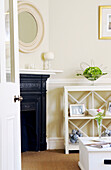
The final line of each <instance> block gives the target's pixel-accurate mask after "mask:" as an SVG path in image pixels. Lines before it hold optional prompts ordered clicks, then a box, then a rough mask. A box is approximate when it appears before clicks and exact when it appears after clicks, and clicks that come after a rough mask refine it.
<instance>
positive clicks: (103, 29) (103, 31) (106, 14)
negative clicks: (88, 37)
mask: <svg viewBox="0 0 111 170" xmlns="http://www.w3.org/2000/svg"><path fill="white" fill-rule="evenodd" d="M99 39H101V40H110V39H111V6H99Z"/></svg>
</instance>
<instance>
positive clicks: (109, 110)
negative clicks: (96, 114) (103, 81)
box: [108, 101, 111, 114]
mask: <svg viewBox="0 0 111 170" xmlns="http://www.w3.org/2000/svg"><path fill="white" fill-rule="evenodd" d="M108 112H109V113H110V114H111V101H109V102H108Z"/></svg>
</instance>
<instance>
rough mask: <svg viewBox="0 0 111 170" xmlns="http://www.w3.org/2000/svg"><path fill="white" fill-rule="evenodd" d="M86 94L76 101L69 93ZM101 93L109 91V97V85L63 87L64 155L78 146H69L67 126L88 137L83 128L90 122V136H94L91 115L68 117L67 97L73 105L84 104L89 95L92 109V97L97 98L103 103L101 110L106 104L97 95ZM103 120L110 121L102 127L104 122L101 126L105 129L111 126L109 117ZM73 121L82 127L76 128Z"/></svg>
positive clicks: (94, 130) (92, 117)
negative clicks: (79, 121) (78, 122)
mask: <svg viewBox="0 0 111 170" xmlns="http://www.w3.org/2000/svg"><path fill="white" fill-rule="evenodd" d="M80 91H81V92H87V94H86V95H85V96H84V97H83V98H82V99H80V101H79V100H78V99H76V97H75V96H74V94H73V95H72V94H70V92H80ZM100 91H103V92H107V91H109V93H110V95H109V97H110V96H111V85H110V86H109V85H104V86H103V85H101V86H64V117H65V153H66V154H68V153H69V150H77V149H79V145H78V144H71V143H70V142H69V125H70V124H71V125H72V126H73V127H74V128H75V129H78V130H79V131H80V132H81V133H83V135H84V136H85V137H88V134H87V133H86V132H84V131H83V128H84V127H86V126H87V125H88V124H89V123H90V122H91V123H92V127H91V128H90V131H91V134H90V135H91V136H92V137H94V136H95V132H96V129H95V125H94V121H95V120H94V119H95V117H94V116H91V115H87V116H75V117H74V116H72V117H71V116H68V107H69V101H68V97H70V98H71V99H72V101H74V103H78V104H81V103H84V100H85V99H86V98H87V97H89V95H91V98H92V100H91V106H92V108H94V97H95V96H98V99H99V100H101V101H102V102H104V103H103V104H102V106H100V108H103V107H104V106H105V105H106V103H107V100H108V98H109V97H108V98H107V99H104V98H103V97H102V96H101V95H100V94H98V92H100ZM71 104H72V103H71ZM92 108H91V109H92ZM86 110H87V111H88V109H87V108H86ZM103 119H104V120H110V122H109V123H108V124H107V126H106V125H104V122H103V124H102V126H103V127H104V128H105V129H107V128H108V127H109V126H110V124H111V116H109V115H106V116H105V117H104V118H103ZM73 120H75V121H77V120H81V122H82V126H81V127H80V126H77V125H76V123H75V122H72V121H73ZM83 120H86V121H85V122H83Z"/></svg>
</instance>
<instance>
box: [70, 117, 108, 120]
mask: <svg viewBox="0 0 111 170" xmlns="http://www.w3.org/2000/svg"><path fill="white" fill-rule="evenodd" d="M68 119H69V120H71V119H72V120H74V119H92V120H93V119H95V117H93V116H81V117H79V116H75V117H74V116H73V117H70V116H69V117H68ZM103 119H111V116H105V117H103Z"/></svg>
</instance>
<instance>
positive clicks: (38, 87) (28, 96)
mask: <svg viewBox="0 0 111 170" xmlns="http://www.w3.org/2000/svg"><path fill="white" fill-rule="evenodd" d="M49 77H50V76H49V75H34V74H20V93H21V94H20V95H21V96H22V97H23V101H22V102H21V151H22V152H25V151H43V150H46V149H47V143H46V81H47V79H48V78H49Z"/></svg>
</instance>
